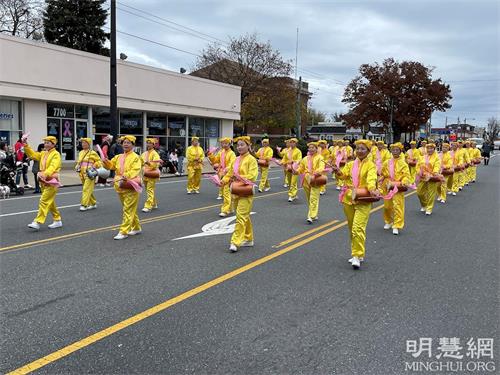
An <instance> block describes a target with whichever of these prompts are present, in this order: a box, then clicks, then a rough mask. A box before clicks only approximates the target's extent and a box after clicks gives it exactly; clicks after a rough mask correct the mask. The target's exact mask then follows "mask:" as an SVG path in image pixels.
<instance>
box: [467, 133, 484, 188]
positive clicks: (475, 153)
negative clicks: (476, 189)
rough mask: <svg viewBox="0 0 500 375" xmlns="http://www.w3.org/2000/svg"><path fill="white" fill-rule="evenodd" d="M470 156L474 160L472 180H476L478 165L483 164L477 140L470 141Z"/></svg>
mask: <svg viewBox="0 0 500 375" xmlns="http://www.w3.org/2000/svg"><path fill="white" fill-rule="evenodd" d="M470 146H471V147H470V152H469V156H470V159H471V162H472V166H471V174H470V182H473V183H474V182H476V173H477V165H479V164H481V151H479V149H478V148H477V147H476V142H474V141H471V142H470Z"/></svg>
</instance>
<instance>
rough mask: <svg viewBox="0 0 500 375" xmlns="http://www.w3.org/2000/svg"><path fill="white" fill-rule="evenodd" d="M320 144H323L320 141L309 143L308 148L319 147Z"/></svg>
mask: <svg viewBox="0 0 500 375" xmlns="http://www.w3.org/2000/svg"><path fill="white" fill-rule="evenodd" d="M320 142H321V141H319V142H309V143H308V144H307V146H308V147H309V146H314V147H318V146H319V143H320Z"/></svg>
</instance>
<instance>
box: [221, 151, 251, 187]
mask: <svg viewBox="0 0 500 375" xmlns="http://www.w3.org/2000/svg"><path fill="white" fill-rule="evenodd" d="M235 162H236V158H235V159H234V160H233V161H232V163H231V165H230V166H229V168H228V171H227V173H226V175H225V176H224V177H223V178H222V182H223V183H224V184H227V183H228V182H229V181H231V178H232V177H233V176H234V163H235ZM238 174H239V175H240V176H241V177H243V178H246V179H247V180H250V181H253V182H255V180H257V176H258V174H259V168H258V164H257V160H256V159H255V158H254V157H253V156H252V155H250V154H249V153H248V152H247V153H246V154H245V155H240V167H239V169H238Z"/></svg>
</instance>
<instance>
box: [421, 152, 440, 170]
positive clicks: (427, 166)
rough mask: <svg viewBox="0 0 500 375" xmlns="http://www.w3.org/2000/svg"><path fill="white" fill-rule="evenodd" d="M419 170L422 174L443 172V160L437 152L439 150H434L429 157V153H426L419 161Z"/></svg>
mask: <svg viewBox="0 0 500 375" xmlns="http://www.w3.org/2000/svg"><path fill="white" fill-rule="evenodd" d="M426 159H428V160H426ZM426 161H427V162H426ZM417 170H419V171H420V173H422V174H423V173H427V174H438V173H441V161H440V160H439V155H438V154H437V152H435V151H434V152H433V153H432V155H431V156H429V157H427V155H425V156H424V157H423V158H421V159H420V160H419V161H418V163H417Z"/></svg>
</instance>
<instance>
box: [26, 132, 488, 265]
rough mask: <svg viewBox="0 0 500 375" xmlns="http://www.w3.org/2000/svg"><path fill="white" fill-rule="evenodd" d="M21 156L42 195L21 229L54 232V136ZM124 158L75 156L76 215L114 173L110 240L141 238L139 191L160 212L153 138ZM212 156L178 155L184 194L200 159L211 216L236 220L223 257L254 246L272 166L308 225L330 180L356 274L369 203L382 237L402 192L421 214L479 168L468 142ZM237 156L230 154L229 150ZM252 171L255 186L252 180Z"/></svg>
mask: <svg viewBox="0 0 500 375" xmlns="http://www.w3.org/2000/svg"><path fill="white" fill-rule="evenodd" d="M22 140H23V143H24V148H25V151H26V154H27V155H28V157H29V158H31V159H34V160H38V161H39V162H40V172H38V175H37V176H38V179H39V181H40V184H41V187H42V195H41V198H40V203H39V209H38V215H37V216H36V218H35V219H34V220H33V222H32V223H31V224H29V225H28V227H30V228H32V229H35V230H39V229H40V225H41V224H43V223H44V222H45V220H46V218H47V215H48V213H49V212H50V213H51V214H52V216H53V219H54V222H53V223H52V224H50V225H49V228H51V229H54V228H59V227H62V221H61V214H60V212H59V210H58V209H57V206H56V203H55V198H56V194H57V190H58V187H60V186H61V184H60V182H59V174H58V173H59V171H60V169H61V155H60V154H59V152H58V151H57V150H56V148H55V146H56V143H57V139H56V138H55V137H52V136H48V137H45V138H43V141H44V150H43V151H41V152H35V151H33V149H32V148H31V147H30V146H29V145H28V144H27V137H26V136H23V138H22ZM121 140H122V146H123V151H124V153H123V154H120V155H116V156H115V157H113V158H112V159H111V160H108V159H107V158H106V157H105V155H104V153H103V152H102V150H101V149H100V148H99V146H95V148H96V150H93V149H92V140H91V139H90V138H82V139H81V140H80V141H81V145H82V150H81V151H80V153H79V157H78V161H77V163H76V171H77V173H78V174H79V176H80V178H81V181H82V184H83V189H82V197H81V206H80V210H82V211H86V210H91V209H95V208H96V207H97V206H96V199H95V197H94V186H95V178H96V176H100V177H101V178H107V177H108V176H109V171H111V170H113V171H115V177H114V188H115V190H116V192H117V193H118V197H119V199H120V202H121V204H122V207H123V218H122V223H121V226H120V230H119V232H118V234H117V235H116V236H115V237H114V239H115V240H123V239H125V238H127V237H128V236H134V235H137V234H140V233H141V231H142V229H141V226H140V222H139V217H138V215H137V210H138V204H139V197H140V194H141V192H142V190H143V189H145V190H146V192H147V199H146V201H145V204H144V207H143V208H142V211H143V212H150V211H152V210H154V209H155V208H157V207H158V205H157V200H156V197H155V184H156V182H157V181H158V180H159V178H160V166H161V163H162V161H161V159H160V156H159V155H158V153H157V152H156V151H155V145H156V144H157V139H155V138H148V139H147V140H146V145H147V150H146V151H145V152H144V153H143V154H142V155H138V154H136V153H135V152H134V151H133V149H134V146H135V142H136V138H135V137H134V136H132V135H125V136H123V137H121ZM219 141H220V148H217V149H214V148H212V149H210V150H208V151H207V152H206V153H205V151H204V150H203V149H202V148H201V147H200V145H199V139H198V138H197V137H193V138H192V139H191V146H190V147H188V149H187V150H186V157H187V160H188V164H187V170H188V178H187V193H188V194H198V193H199V192H200V184H201V173H202V165H203V160H204V158H205V157H206V156H208V159H209V161H210V163H211V164H212V166H213V168H214V169H215V171H216V174H214V175H212V176H210V178H209V180H210V181H211V182H212V183H214V184H215V185H217V186H218V188H219V197H218V199H221V200H222V205H221V210H220V213H219V215H220V216H222V217H225V216H227V215H229V214H231V213H236V224H235V229H234V232H233V234H232V236H231V243H230V247H229V250H230V251H231V252H236V251H238V249H239V248H240V247H252V246H253V245H254V237H253V229H252V221H251V219H250V212H251V210H252V205H253V198H254V195H255V192H256V191H258V192H265V191H269V190H270V189H271V186H270V183H269V180H268V172H269V167H270V164H271V163H275V164H278V165H280V166H281V167H282V168H283V171H284V184H283V186H284V187H286V188H288V201H289V202H293V201H294V200H296V199H297V193H298V189H299V188H300V187H302V188H303V190H304V192H305V196H306V201H307V204H308V212H307V219H306V220H307V223H308V224H313V222H314V221H316V220H318V211H319V201H320V196H321V195H323V194H324V193H325V191H326V186H327V182H328V176H329V175H332V176H333V177H334V178H335V180H336V189H337V190H339V197H338V199H339V202H340V203H341V204H342V205H343V207H344V213H345V216H346V218H347V222H348V226H349V231H350V238H351V256H352V257H351V258H350V259H349V262H350V263H351V264H352V267H353V268H355V269H358V268H359V267H360V265H361V263H362V262H363V260H364V257H365V240H366V226H367V223H368V219H369V216H370V211H371V208H372V203H373V202H377V201H380V200H383V202H384V213H383V217H384V222H385V225H384V229H386V230H390V229H392V233H393V234H394V235H398V234H399V231H400V230H401V229H403V227H404V215H405V195H404V194H405V192H406V191H408V190H410V189H416V191H417V195H418V198H419V200H420V205H421V209H420V211H422V212H423V213H424V214H425V215H431V214H432V210H433V207H434V203H435V201H436V198H437V200H438V201H439V202H441V203H445V202H446V199H447V196H448V195H453V196H454V195H457V193H458V192H459V191H460V190H462V189H463V188H464V187H465V186H467V185H469V183H473V182H475V180H476V165H477V164H480V162H481V154H480V151H479V149H477V148H476V145H475V143H474V142H469V141H465V142H462V141H459V142H451V144H448V143H443V145H442V152H440V153H437V152H436V145H435V144H434V143H432V142H429V143H427V142H425V141H423V142H421V144H422V147H420V148H417V145H416V142H415V141H413V142H410V147H411V148H410V149H409V150H408V151H407V152H406V153H405V152H404V147H403V145H402V144H401V143H399V142H398V143H394V144H391V145H390V146H389V147H387V146H386V145H385V144H384V142H382V141H377V142H372V141H370V140H366V139H361V140H357V141H356V142H355V149H354V150H353V149H352V147H351V146H350V145H349V142H348V141H342V140H339V141H334V145H333V146H331V147H328V143H327V141H325V140H320V141H317V142H309V143H308V144H307V146H308V152H307V155H306V156H305V157H303V155H302V152H301V151H300V150H299V149H298V148H297V143H298V142H297V139H296V138H291V139H288V140H287V141H286V148H284V149H281V148H278V147H277V151H278V152H279V154H280V156H281V159H274V158H273V150H272V148H271V147H270V146H269V140H268V139H263V140H262V147H260V148H259V149H258V150H256V151H255V150H254V149H253V148H252V143H251V139H250V137H248V136H242V137H238V138H236V139H234V140H233V139H231V138H221V139H220V140H219ZM233 143H234V146H235V148H236V150H237V151H238V156H236V154H235V153H234V151H233V150H232V148H231V146H232V145H233ZM259 170H260V176H261V178H260V181H259V183H258V185H257V182H256V181H257V177H258V175H259Z"/></svg>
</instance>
